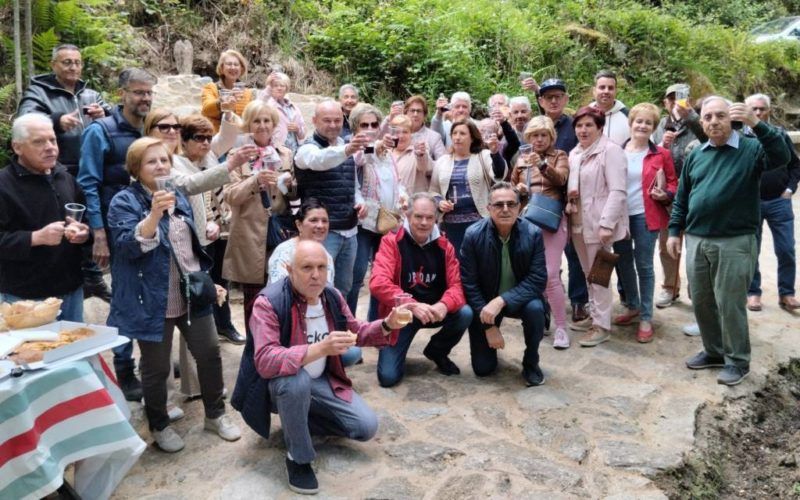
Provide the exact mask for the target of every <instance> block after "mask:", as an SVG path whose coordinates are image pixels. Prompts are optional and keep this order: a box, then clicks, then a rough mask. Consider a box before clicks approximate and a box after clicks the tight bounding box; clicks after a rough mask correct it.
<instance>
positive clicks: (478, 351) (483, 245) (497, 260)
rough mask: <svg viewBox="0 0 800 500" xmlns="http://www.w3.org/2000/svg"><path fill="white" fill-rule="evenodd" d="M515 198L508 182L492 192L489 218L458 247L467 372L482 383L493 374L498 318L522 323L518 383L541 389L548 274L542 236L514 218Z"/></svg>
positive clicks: (502, 343)
mask: <svg viewBox="0 0 800 500" xmlns="http://www.w3.org/2000/svg"><path fill="white" fill-rule="evenodd" d="M519 211H520V197H519V192H518V191H517V190H516V189H514V186H512V185H511V184H510V183H508V182H498V183H497V184H495V185H494V186H492V188H491V190H490V198H489V215H490V217H489V218H485V219H483V220H481V221H478V222H476V223H475V224H473V225H472V226H470V227H469V229H467V233H466V235H465V236H464V243H463V244H462V245H461V282H462V284H463V287H464V295H466V298H467V304H468V305H469V306H470V307H471V308H472V323H471V324H470V326H469V346H470V356H471V358H472V370H473V371H474V372H475V375H477V376H479V377H485V376H488V375H491V374H492V373H493V372H494V371H495V370H496V368H497V350H498V349H503V348H504V347H505V339H504V338H503V334H502V332H501V331H500V323H501V322H502V321H503V317H506V316H507V317H511V318H519V319H521V320H522V332H523V336H524V338H525V353H524V355H523V357H522V378H523V379H524V380H525V383H526V384H527V385H528V386H536V385H542V384H543V383H544V374H543V373H542V370H541V368H540V367H539V343H540V342H541V340H542V336H543V334H544V325H545V315H546V306H545V301H544V299H543V297H544V289H545V283H546V282H547V268H546V265H545V258H544V241H543V239H542V233H541V230H540V229H539V228H538V227H536V226H535V225H533V224H531V223H530V222H528V221H527V220H525V219H524V218H520V217H519Z"/></svg>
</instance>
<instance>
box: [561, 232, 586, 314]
mask: <svg viewBox="0 0 800 500" xmlns="http://www.w3.org/2000/svg"><path fill="white" fill-rule="evenodd" d="M564 253H565V254H566V256H567V271H568V273H569V278H568V281H567V293H568V294H569V302H570V303H571V304H572V305H573V306H578V305H580V306H582V305H585V304H586V303H587V302H589V289H588V288H586V275H585V274H583V268H582V267H581V261H580V259H578V254H577V253H576V252H575V247H574V246H572V241H571V240H570V241H568V242H567V246H566V247H565V248H564Z"/></svg>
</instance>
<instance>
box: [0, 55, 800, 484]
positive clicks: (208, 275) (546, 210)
mask: <svg viewBox="0 0 800 500" xmlns="http://www.w3.org/2000/svg"><path fill="white" fill-rule="evenodd" d="M52 69H53V72H52V73H51V74H48V75H42V76H37V77H35V78H33V79H32V81H31V85H30V87H29V88H28V90H27V91H26V92H25V94H24V96H23V97H22V99H21V101H20V105H19V111H18V116H17V118H16V119H15V120H14V123H13V126H12V134H13V137H12V147H13V151H14V156H13V159H12V161H11V164H10V165H9V166H8V167H7V168H5V169H4V170H3V171H1V172H0V248H1V249H2V252H0V294H1V295H0V297H1V298H2V300H4V301H15V300H20V299H43V298H46V297H49V296H57V297H61V298H62V299H64V304H63V305H62V316H61V318H62V319H66V320H73V321H81V320H82V316H83V313H82V311H83V310H82V303H83V299H84V297H85V295H84V291H87V293H86V295H90V294H91V295H96V296H98V297H100V298H105V299H108V300H110V304H111V310H110V314H109V318H108V324H109V325H111V326H115V327H117V328H119V331H120V334H121V335H124V336H126V337H129V338H131V339H134V340H136V341H137V344H138V347H139V353H140V360H139V373H140V375H141V382H140V381H139V379H138V378H137V377H136V374H135V362H134V358H133V347H132V344H130V343H129V344H126V345H124V346H121V347H120V348H117V349H115V352H114V367H115V370H116V374H117V378H118V380H119V382H120V385H121V387H122V389H123V391H124V393H125V395H126V397H127V398H128V399H129V400H132V401H139V400H142V399H144V407H145V412H146V416H147V420H148V424H149V427H150V430H151V433H152V435H153V437H154V439H155V441H156V443H157V445H158V447H159V448H161V449H162V450H164V451H167V452H176V451H179V450H181V449H182V448H183V447H184V443H183V440H182V438H181V437H180V436H179V435H178V434H177V433H176V432H175V431H174V430H173V429H172V427H171V426H170V422H171V421H174V420H176V419H179V418H181V417H182V416H183V412H182V411H181V410H180V408H178V407H177V406H174V405H172V404H171V403H169V397H168V384H167V382H168V378H169V375H170V373H171V372H172V371H173V361H172V339H173V332H174V330H175V327H177V328H178V330H179V332H180V349H179V367H180V370H179V371H180V380H181V386H182V387H181V391H182V392H184V393H185V394H187V395H188V396H191V397H200V398H202V401H203V404H204V408H205V415H206V419H205V428H206V429H207V430H209V431H212V432H214V433H216V434H218V435H219V436H220V437H221V438H223V439H225V440H230V441H232V440H236V439H239V437H240V435H241V433H240V430H239V428H238V426H237V425H236V424H235V423H234V422H233V420H232V419H230V418H229V416H228V415H226V414H225V402H224V398H225V397H226V389H225V387H224V383H223V378H222V360H221V356H220V349H219V341H220V339H222V340H226V341H230V342H232V343H235V344H244V349H243V354H242V358H241V364H240V368H239V374H238V378H237V383H236V386H235V389H234V390H233V393H232V397H231V403H232V404H233V405H234V407H235V408H236V409H237V410H239V411H240V412H241V413H242V416H243V418H244V420H245V422H246V423H247V424H248V425H249V426H251V427H252V428H253V429H255V430H256V431H257V432H259V433H260V434H262V435H265V436H266V435H268V433H269V424H270V413H277V414H278V415H279V416H280V417H281V424H282V427H283V430H284V439H285V440H286V446H287V450H288V454H287V458H286V467H287V473H288V477H289V485H290V487H291V488H292V489H293V490H295V491H298V492H301V493H313V492H316V491H317V489H318V484H317V480H316V478H315V476H314V472H313V469H312V468H311V465H310V464H311V462H312V461H313V459H314V456H315V453H314V448H313V445H312V442H311V435H312V434H325V435H339V436H346V437H349V438H352V439H359V440H368V439H370V438H371V437H372V436H373V435H374V434H375V432H376V430H377V418H376V416H375V414H374V412H372V410H370V408H369V407H368V406H367V405H366V403H365V402H364V401H363V399H361V397H360V396H359V395H358V394H357V393H356V392H355V391H354V390H353V388H352V384H351V381H350V379H349V378H348V377H347V375H346V373H345V370H344V368H345V367H346V366H348V365H351V364H354V363H358V362H360V361H361V350H360V348H361V347H364V346H375V347H379V348H380V351H379V355H378V362H377V368H376V371H377V378H378V382H379V384H380V385H381V386H383V387H391V386H393V385H395V384H397V383H399V382H400V381H401V380H402V378H403V376H404V372H405V360H406V356H407V353H408V350H409V348H410V345H411V343H412V342H413V339H414V338H415V336H416V334H417V333H418V332H419V331H420V330H422V329H436V330H437V331H436V333H434V334H433V335H431V336H430V339H429V341H428V343H427V346H426V347H425V348H424V350H423V354H424V356H425V357H426V358H428V359H430V360H431V361H432V362H433V363H434V364H435V365H436V367H437V369H438V371H439V372H440V373H442V374H444V375H457V374H459V373H460V369H459V367H458V366H457V365H456V364H455V363H454V362H453V361H452V360H451V359H450V357H449V355H450V352H451V350H452V349H453V348H454V347H455V346H456V345H457V344H458V343H459V341H460V340H461V338H462V336H463V335H464V332H465V331H468V332H469V335H468V338H469V348H470V357H471V365H472V369H473V371H474V373H475V374H476V375H477V376H479V377H485V376H490V375H491V374H492V373H493V372H494V371H495V370H496V367H497V364H498V350H500V349H503V347H504V345H505V338H507V336H508V333H505V334H504V333H503V331H502V330H501V325H502V320H503V318H505V317H512V318H519V319H520V320H521V321H522V332H523V338H524V343H525V350H524V354H523V359H522V371H521V375H522V378H523V380H524V382H525V384H526V385H528V386H538V385H541V384H543V383H544V381H545V374H544V372H543V371H542V369H541V367H540V363H539V347H540V344H541V342H542V339H543V336H544V335H545V334H546V331H547V330H548V329H549V328H550V326H549V324H550V322H551V321H552V323H553V325H552V331H553V336H552V338H553V340H552V345H553V347H555V348H557V349H567V348H569V347H570V345H571V344H572V342H573V339H572V338H571V336H570V335H571V334H570V330H571V331H573V332H578V333H577V334H580V337H579V338H578V339H577V342H578V343H579V345H581V346H583V347H593V346H597V345H599V344H601V343H603V342H606V341H608V340H609V339H610V338H611V333H612V325H630V324H635V323H638V327H637V331H636V340H637V341H638V342H641V343H648V342H651V341H652V340H653V339H654V336H655V334H656V332H655V328H654V325H653V307H654V306H656V307H659V308H665V307H669V306H671V305H672V304H673V303H674V302H675V301H676V300H678V298H679V295H680V291H681V285H680V270H679V268H680V258H681V253H682V249H683V247H684V244H685V248H686V258H685V260H686V270H687V276H688V281H689V287H688V290H687V291H688V292H689V293H690V294H691V299H692V306H693V308H694V312H695V317H696V319H697V325H688V326H687V328H685V332H686V333H687V334H699V335H701V336H702V340H703V347H704V350H703V351H702V352H700V353H699V354H698V355H696V356H695V357H693V358H692V359H690V360H688V361H687V362H686V364H687V366H688V368H691V369H703V368H712V367H720V368H722V370H721V372H720V374H719V377H718V381H719V382H720V383H722V384H727V385H735V384H738V383H740V382H741V380H742V379H743V378H744V377H746V376H747V374H748V372H749V364H750V344H749V332H748V325H747V312H746V309H750V310H753V311H755V310H760V308H761V307H762V306H761V303H760V300H759V299H758V297H759V296H760V295H761V280H760V274H759V273H758V268H757V263H758V255H759V248H760V241H761V226H762V225H763V220H764V219H766V220H767V221H768V223H769V226H770V229H771V230H772V232H773V239H774V241H775V251H776V255H777V257H778V262H779V265H778V281H779V283H778V286H779V296H780V305H781V307H782V308H784V309H786V310H789V311H794V310H796V309H798V308H800V303H798V301H797V300H796V299H795V297H794V295H795V293H794V292H795V291H794V282H795V256H794V246H795V244H794V234H793V222H792V221H793V215H792V208H791V196H792V194H793V193H794V191H795V190H796V189H797V183H798V178H800V161H798V158H797V155H796V154H795V152H794V148H793V146H792V143H791V141H790V140H789V138H788V135H787V134H786V133H785V131H783V130H782V129H780V128H778V127H775V126H772V125H770V124H769V112H770V104H771V103H770V100H769V98H768V97H767V96H765V95H762V94H756V95H753V96H751V97H749V98H748V99H747V100H746V101H745V103H744V104H742V103H735V104H734V103H731V102H730V101H728V100H726V99H724V98H723V97H719V96H706V97H704V98H703V99H702V100H701V102H698V103H696V108H694V107H692V106H691V103H690V102H687V101H685V100H683V101H681V100H680V99H676V92H677V90H679V87H678V86H670V87H669V88H667V89H666V93H665V96H664V101H663V105H664V108H665V111H666V116H665V117H663V118H662V117H661V111H660V109H659V108H658V107H657V106H655V105H653V104H650V103H640V104H637V105H635V106H633V107H631V108H630V109H628V108H627V107H626V106H625V105H624V104H623V103H622V102H620V101H619V100H618V99H617V98H616V93H617V78H616V76H615V75H614V73H612V72H610V71H601V72H599V73H598V74H597V76H596V78H595V83H594V87H593V91H594V97H595V100H594V101H593V102H591V103H589V104H587V105H586V106H582V107H579V109H578V110H577V112H576V113H575V114H574V115H572V116H569V115H567V114H566V107H567V105H568V102H569V95H568V92H567V87H566V85H565V83H564V82H563V81H562V80H560V79H557V78H550V79H547V80H545V81H543V82H541V84H538V83H537V82H536V81H535V80H533V79H532V78H530V77H528V78H525V79H524V80H522V88H523V89H524V90H525V91H526V92H528V93H529V95H530V94H532V95H533V96H535V101H536V104H537V105H538V110H539V111H540V113H539V114H538V115H536V116H533V115H534V113H533V109H534V108H533V106H532V104H531V100H530V98H529V97H528V96H527V95H522V96H517V97H513V98H509V97H508V96H506V95H504V94H496V95H493V96H491V97H490V99H489V101H488V116H486V117H483V118H482V119H481V118H480V117H473V114H474V113H473V102H472V100H471V98H470V96H469V94H467V93H466V92H455V93H454V94H453V95H452V96H451V98H449V99H448V98H446V97H444V96H443V95H441V96H440V97H439V98H438V99H437V100H436V101H435V109H434V110H431V111H432V112H429V108H428V99H427V98H426V97H425V96H421V95H415V96H411V97H409V98H407V99H406V100H404V101H395V102H394V103H392V105H391V108H390V109H389V111H388V113H387V114H386V115H384V113H382V112H381V110H379V109H378V108H377V107H375V106H373V105H370V104H367V103H362V102H360V98H359V93H358V89H357V88H356V87H354V86H353V85H349V84H348V85H343V86H342V87H341V88H340V90H339V96H338V100H336V99H327V100H323V101H321V102H319V103H318V104H317V106H316V108H315V111H314V116H313V118H312V122H313V123H312V125H313V127H307V125H306V123H305V122H304V120H303V117H302V115H301V113H300V111H299V109H298V107H297V106H296V105H295V104H294V103H292V102H291V101H290V100H289V98H288V96H287V93H288V91H289V89H290V85H291V82H290V79H289V77H288V76H287V75H286V74H284V73H281V72H273V73H271V74H270V75H269V76H268V77H267V79H266V85H265V88H264V89H263V90H261V91H256V90H255V89H253V88H252V87H250V86H248V85H246V84H245V82H246V78H247V70H248V63H247V61H246V59H245V58H244V57H243V56H242V55H241V54H240V53H238V52H237V51H235V50H226V51H225V52H223V53H222V54H221V56H220V58H219V63H218V65H217V74H218V76H219V80H218V81H216V82H212V83H209V84H208V85H206V86H205V87H204V89H203V92H202V98H201V100H202V106H201V112H200V113H197V114H192V115H189V116H177V115H176V114H175V113H174V112H173V111H172V110H170V109H163V108H156V109H151V108H152V102H153V86H154V84H155V83H156V79H155V77H154V76H153V75H151V74H150V73H148V72H147V71H144V70H141V69H128V70H125V71H123V72H122V73H121V74H120V75H119V81H118V85H119V96H118V98H119V104H118V105H116V106H110V105H108V104H107V103H106V102H105V101H104V100H103V99H102V97H101V95H100V94H99V93H98V92H96V91H93V90H91V89H88V88H87V87H86V85H85V83H84V82H83V81H82V80H81V79H80V76H81V69H82V60H81V55H80V51H79V49H78V48H77V47H75V46H72V45H61V46H59V47H56V48H55V49H54V51H53V58H52ZM429 115H432V118H431V121H430V126H428V124H427V123H428V121H427V118H428V117H429ZM739 125H741V126H742V128H741V130H735V129H736V128H738V126H739ZM69 203H78V204H80V205H82V206H84V207H85V214H84V216H83V217H82V218H81V217H80V216H79V215H78V216H76V215H75V214H74V213H73V212H70V214H71V215H70V216H67V212H66V209H65V205H66V204H69ZM657 243H658V247H659V257H660V259H661V263H662V267H663V269H664V282H663V284H662V285H661V287H660V291H658V292H656V282H655V281H656V280H655V273H654V266H653V260H654V255H655V248H656V244H657ZM564 255H566V260H567V263H568V266H567V269H566V272H567V274H568V279H567V284H568V286H567V287H566V288H567V289H566V290H565V287H564V286H563V284H562V279H561V267H562V258H563V256H564ZM614 255H616V257H614ZM615 259H616V265H615V266H614V267H615V269H616V273H617V277H618V280H617V282H618V285H617V291H618V293H619V297H620V303H621V304H622V306H623V312H622V313H621V314H618V315H614V314H613V313H612V311H613V302H614V291H613V290H612V288H611V287H610V286H609V284H608V283H609V282H608V277H609V276H608V275H609V272H610V269H611V267H612V266H613V262H614V260H615ZM370 264H371V271H369V267H370ZM108 266H110V270H111V279H112V280H111V282H112V288H111V292H110V293H109V292H108V291H107V290H105V289H104V287H105V283H104V282H103V280H102V272H103V270H104V269H106V268H107V267H108ZM368 271H369V281H368V283H366V284H365V283H364V280H365V279H366V277H367V275H368ZM604 275H605V277H604ZM204 276H205V277H204ZM231 282H234V283H237V284H238V286H239V287H240V288H241V290H242V293H243V296H244V317H245V332H244V335H243V334H242V333H240V332H239V331H238V330H237V329H236V327H235V326H234V325H233V322H232V321H231V310H230V305H229V303H228V301H227V299H226V295H227V290H228V287H229V284H230V283H231ZM364 286H367V287H368V288H369V302H368V304H369V305H368V312H367V314H366V317H367V319H368V321H360V320H358V319H355V316H356V309H357V307H358V302H359V296H360V295H361V288H362V287H364ZM198 288H199V291H198V290H197V289H198ZM209 295H210V297H209ZM567 298H569V301H570V303H571V318H569V319H570V321H568V316H569V311H570V309H569V308H568V306H567ZM572 335H575V334H572Z"/></svg>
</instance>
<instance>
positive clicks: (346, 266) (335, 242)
mask: <svg viewBox="0 0 800 500" xmlns="http://www.w3.org/2000/svg"><path fill="white" fill-rule="evenodd" d="M322 244H323V245H324V246H325V250H327V251H328V253H329V254H331V257H332V258H333V273H334V276H333V286H334V287H336V289H337V290H339V291H340V292H341V293H342V296H343V297H345V298H346V297H347V294H349V293H350V288H352V286H353V266H354V265H355V263H356V252H357V250H358V238H357V236H356V235H355V234H354V235H353V236H350V237H349V238H345V237H344V236H342V235H341V234H339V233H337V232H336V231H330V232H328V237H327V238H325V241H323V242H322Z"/></svg>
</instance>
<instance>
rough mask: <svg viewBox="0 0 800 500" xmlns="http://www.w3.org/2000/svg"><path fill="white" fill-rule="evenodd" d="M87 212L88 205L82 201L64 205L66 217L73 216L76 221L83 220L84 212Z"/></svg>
mask: <svg viewBox="0 0 800 500" xmlns="http://www.w3.org/2000/svg"><path fill="white" fill-rule="evenodd" d="M85 212H86V206H84V205H81V204H80V203H67V204H66V205H64V213H65V214H66V217H70V218H72V220H74V221H75V222H81V221H82V220H83V214H84V213H85Z"/></svg>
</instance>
